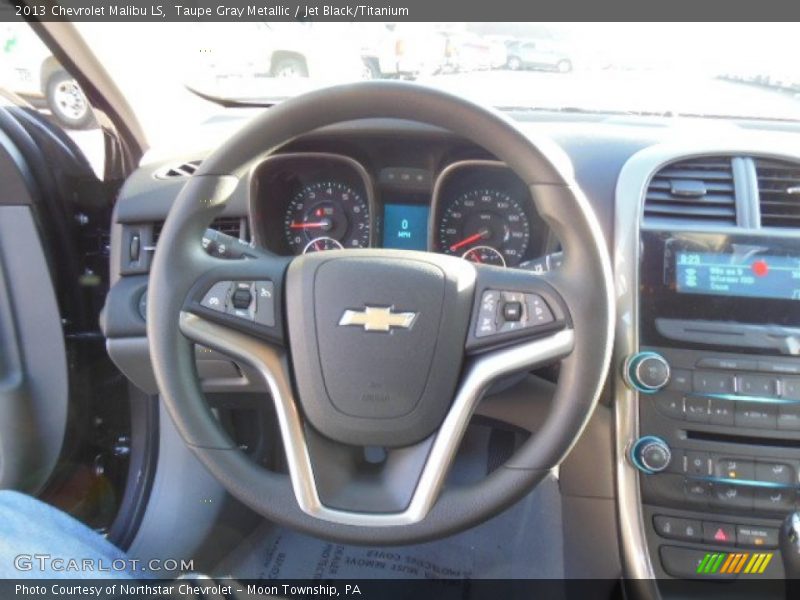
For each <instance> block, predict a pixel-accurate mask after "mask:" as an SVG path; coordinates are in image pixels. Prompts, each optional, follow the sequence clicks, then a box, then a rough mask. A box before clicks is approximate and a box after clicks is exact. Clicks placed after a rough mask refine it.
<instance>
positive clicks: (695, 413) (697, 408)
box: [683, 396, 711, 423]
mask: <svg viewBox="0 0 800 600" xmlns="http://www.w3.org/2000/svg"><path fill="white" fill-rule="evenodd" d="M683 405H684V410H685V413H686V420H687V421H692V422H693V423H708V421H709V419H710V417H711V415H710V412H709V406H710V404H709V399H708V398H701V397H698V396H687V397H686V398H685V399H684V401H683Z"/></svg>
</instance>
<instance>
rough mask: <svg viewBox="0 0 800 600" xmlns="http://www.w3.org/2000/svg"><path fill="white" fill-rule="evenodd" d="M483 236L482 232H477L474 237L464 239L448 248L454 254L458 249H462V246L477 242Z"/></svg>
mask: <svg viewBox="0 0 800 600" xmlns="http://www.w3.org/2000/svg"><path fill="white" fill-rule="evenodd" d="M483 234H484V232H483V231H479V232H478V233H476V234H475V235H471V236H469V237H468V238H464V239H463V240H461V241H460V242H456V243H455V244H453V245H452V246H450V252H455V251H456V250H458V249H459V248H463V247H464V246H467V245H469V244H471V243H472V242H477V241H478V240H480V239H481V238H483Z"/></svg>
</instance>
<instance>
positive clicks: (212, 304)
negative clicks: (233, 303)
mask: <svg viewBox="0 0 800 600" xmlns="http://www.w3.org/2000/svg"><path fill="white" fill-rule="evenodd" d="M232 285H233V282H231V281H218V282H217V283H215V284H214V285H212V286H211V289H210V290H208V292H206V295H205V296H203V300H202V301H201V302H200V305H201V306H205V307H206V308H210V309H211V310H215V311H217V312H225V311H226V310H227V305H228V292H230V289H231V286H232Z"/></svg>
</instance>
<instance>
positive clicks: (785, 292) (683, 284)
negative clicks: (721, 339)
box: [675, 251, 800, 300]
mask: <svg viewBox="0 0 800 600" xmlns="http://www.w3.org/2000/svg"><path fill="white" fill-rule="evenodd" d="M675 279H676V281H675V284H676V288H677V290H678V292H679V293H682V294H710V295H715V296H744V297H749V298H775V299H779V300H800V257H796V256H776V255H767V254H758V253H757V252H754V251H751V252H743V253H741V254H737V253H730V254H722V253H716V252H689V251H678V252H677V253H676V254H675Z"/></svg>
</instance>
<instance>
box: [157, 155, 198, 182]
mask: <svg viewBox="0 0 800 600" xmlns="http://www.w3.org/2000/svg"><path fill="white" fill-rule="evenodd" d="M201 162H202V161H199V160H190V161H189V162H185V163H181V164H179V165H167V166H166V167H162V168H160V169H159V170H158V171H156V173H155V177H156V178H157V179H181V178H184V177H191V176H192V175H194V172H195V171H197V167H199V166H200V163H201Z"/></svg>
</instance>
